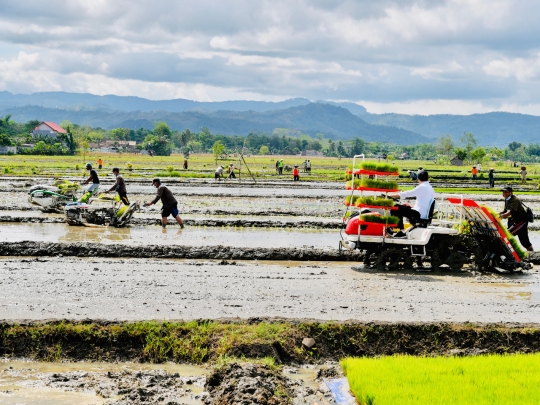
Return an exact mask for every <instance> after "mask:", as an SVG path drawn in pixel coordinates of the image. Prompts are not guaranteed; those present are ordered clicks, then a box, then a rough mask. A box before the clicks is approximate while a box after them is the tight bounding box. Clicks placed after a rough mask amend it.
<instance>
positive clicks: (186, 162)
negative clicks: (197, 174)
mask: <svg viewBox="0 0 540 405" xmlns="http://www.w3.org/2000/svg"><path fill="white" fill-rule="evenodd" d="M187 169H188V160H187V159H184V170H187Z"/></svg>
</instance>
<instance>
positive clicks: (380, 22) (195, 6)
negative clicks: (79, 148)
mask: <svg viewBox="0 0 540 405" xmlns="http://www.w3.org/2000/svg"><path fill="white" fill-rule="evenodd" d="M538 16H540V2H538V1H536V0H515V1H512V0H425V1H407V0H399V1H388V0H299V1H295V0H271V1H264V0H230V1H229V0H227V1H226V0H223V1H220V0H193V1H185V0H148V1H147V0H109V1H103V0H91V1H90V0H47V1H42V0H32V1H30V0H19V1H13V0H0V26H1V27H2V29H0V91H1V90H7V91H10V92H12V93H32V92H38V91H68V92H88V93H93V94H101V95H103V94H117V95H135V96H140V97H145V98H150V99H170V98H187V99H193V100H199V101H222V100H237V99H250V100H268V101H279V100H284V99H287V98H292V97H306V98H309V99H311V100H320V99H324V100H335V101H352V102H357V103H359V104H362V105H364V106H365V107H366V108H367V109H368V111H370V112H375V113H380V112H402V113H412V114H433V113H453V114H470V113H475V112H485V111H495V110H501V111H513V112H521V113H527V114H535V115H540V85H539V84H540V23H539V22H538Z"/></svg>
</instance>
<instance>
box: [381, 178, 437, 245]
mask: <svg viewBox="0 0 540 405" xmlns="http://www.w3.org/2000/svg"><path fill="white" fill-rule="evenodd" d="M418 183H419V184H418V186H416V188H414V189H413V190H409V191H402V192H401V193H399V194H388V196H389V197H391V198H403V197H405V198H407V197H416V201H415V203H414V206H413V207H411V206H410V205H408V204H396V207H397V210H393V211H392V215H394V216H396V217H398V218H399V224H398V228H400V229H401V231H399V232H398V233H396V234H395V235H394V237H396V238H400V237H404V236H406V235H405V233H404V232H403V231H402V230H403V229H404V226H403V217H406V218H409V221H411V223H413V222H416V221H415V220H418V219H420V218H427V217H428V215H429V209H430V208H431V203H432V202H433V200H434V199H435V191H433V187H431V184H429V174H428V172H427V171H425V170H422V171H421V172H420V173H418Z"/></svg>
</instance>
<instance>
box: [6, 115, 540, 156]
mask: <svg viewBox="0 0 540 405" xmlns="http://www.w3.org/2000/svg"><path fill="white" fill-rule="evenodd" d="M39 123H40V121H38V120H31V121H28V122H26V123H17V122H15V121H13V120H12V119H11V116H10V115H7V116H6V117H4V118H0V146H20V145H23V144H29V143H30V144H33V145H34V147H33V148H25V149H20V153H26V154H43V155H69V154H76V153H79V152H81V153H86V152H87V151H88V150H89V149H90V147H91V145H97V146H98V147H99V146H100V145H101V144H103V142H105V141H112V142H113V144H115V145H117V146H118V149H119V150H120V151H121V149H122V147H121V146H120V145H119V143H120V141H136V142H137V148H138V149H140V150H147V151H148V152H149V153H151V154H155V155H158V156H168V155H170V154H171V153H173V151H174V152H177V153H213V154H214V155H216V156H217V155H222V154H228V153H234V152H235V151H240V150H241V149H242V148H244V147H245V149H244V151H245V152H246V153H248V154H261V155H297V154H300V152H302V151H304V150H314V151H316V152H320V153H323V154H324V155H325V156H333V157H351V156H353V155H359V154H362V153H363V154H365V155H366V156H368V157H377V156H385V157H386V158H389V159H399V158H402V157H404V156H405V157H407V156H408V158H410V159H422V160H433V161H435V162H438V163H441V164H445V163H448V161H449V160H450V159H452V158H453V157H458V158H459V159H461V160H463V161H465V162H467V163H479V162H482V161H485V160H501V159H509V160H512V161H516V162H537V161H539V160H540V144H538V143H531V144H528V145H526V144H522V143H519V142H516V141H514V142H511V143H509V144H508V145H507V146H506V147H504V148H498V147H496V146H492V147H485V146H480V145H478V142H477V140H476V138H475V136H474V135H473V134H472V133H464V134H463V136H461V138H460V140H459V142H458V143H455V142H454V141H453V139H452V137H451V136H450V135H442V136H440V137H439V138H438V139H437V141H436V142H434V143H425V144H416V145H405V146H404V145H394V144H387V143H380V142H366V141H365V140H363V139H362V138H360V137H356V138H354V139H351V140H347V141H345V140H332V139H327V138H325V137H324V136H323V135H322V134H317V135H316V136H315V137H311V136H310V135H307V134H303V133H300V132H299V131H292V130H284V129H281V130H279V129H278V130H275V131H274V132H273V133H271V134H266V133H255V132H252V133H250V134H249V135H247V136H240V135H236V136H228V135H220V134H212V133H211V132H210V130H209V129H208V128H206V127H203V128H201V130H200V131H199V132H198V133H196V132H192V131H190V130H189V129H186V130H184V131H176V130H172V129H171V128H170V127H169V125H168V124H167V123H165V122H156V123H155V124H154V128H153V129H151V130H150V129H145V128H139V129H137V130H133V129H128V128H114V129H109V130H106V129H102V128H99V127H98V128H93V127H90V126H88V125H77V124H73V123H71V122H69V121H63V122H62V123H61V124H60V126H61V127H62V128H64V129H65V130H66V131H67V133H66V134H59V135H58V136H57V137H55V138H50V137H43V136H35V137H34V136H32V135H31V133H30V132H31V131H32V129H33V128H35V127H36V126H37V125H39ZM291 133H292V134H293V135H290V134H291ZM286 134H287V135H286Z"/></svg>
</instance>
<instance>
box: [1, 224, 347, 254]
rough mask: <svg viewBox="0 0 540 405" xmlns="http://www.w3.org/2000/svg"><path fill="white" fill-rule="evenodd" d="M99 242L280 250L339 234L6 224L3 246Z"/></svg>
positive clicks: (333, 243)
mask: <svg viewBox="0 0 540 405" xmlns="http://www.w3.org/2000/svg"><path fill="white" fill-rule="evenodd" d="M19 241H33V242H69V243H72V242H73V243H74V242H98V243H104V244H128V245H166V246H170V245H172V246H207V247H208V246H221V245H224V246H230V247H259V246H260V247H264V248H281V247H289V246H291V245H294V246H297V247H302V246H308V247H315V248H330V247H333V248H337V246H338V241H339V231H338V230H317V229H305V230H302V229H295V230H291V229H270V228H269V229H260V228H241V227H204V226H199V227H189V226H188V227H186V228H185V229H180V228H179V227H178V225H176V224H171V225H170V226H169V227H167V228H165V229H163V228H162V227H161V226H130V227H126V228H113V227H106V226H104V227H79V226H69V225H67V224H64V223H59V224H50V223H45V224H40V223H3V224H2V226H1V228H0V242H19Z"/></svg>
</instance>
